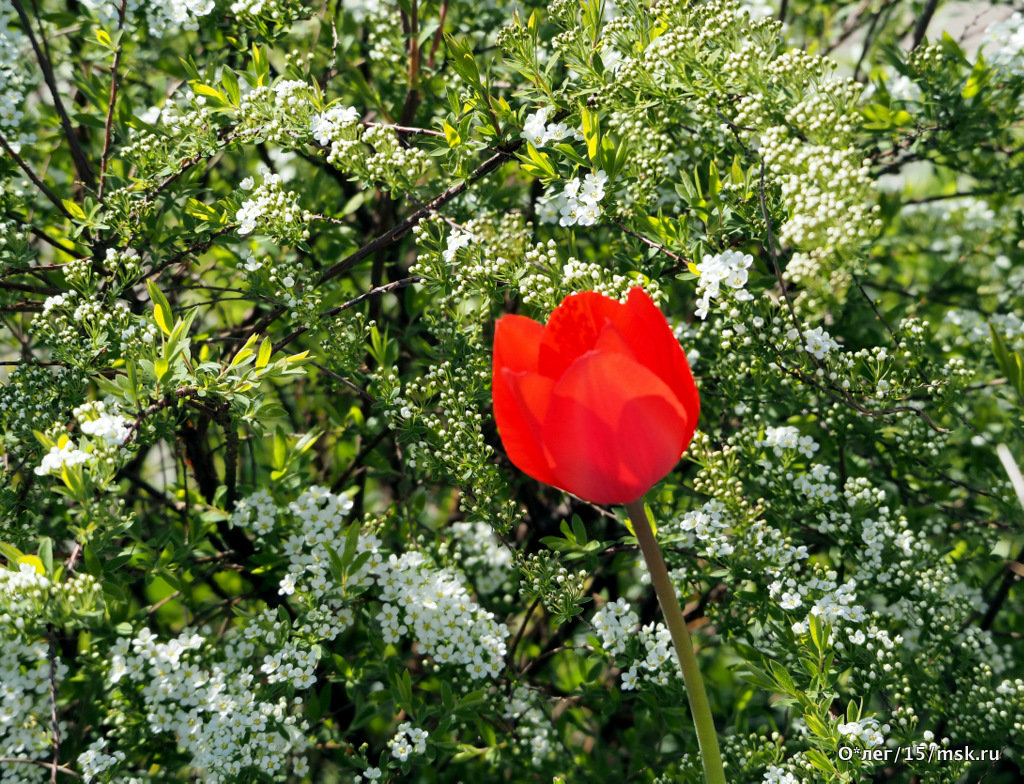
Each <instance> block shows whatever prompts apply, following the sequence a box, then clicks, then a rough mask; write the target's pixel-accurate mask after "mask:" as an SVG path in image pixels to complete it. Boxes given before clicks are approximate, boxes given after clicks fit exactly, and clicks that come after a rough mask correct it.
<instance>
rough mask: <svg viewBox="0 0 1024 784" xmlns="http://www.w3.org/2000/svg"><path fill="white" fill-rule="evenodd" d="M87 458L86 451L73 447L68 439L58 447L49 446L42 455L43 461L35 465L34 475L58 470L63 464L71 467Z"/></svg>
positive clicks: (43, 474) (42, 474)
mask: <svg viewBox="0 0 1024 784" xmlns="http://www.w3.org/2000/svg"><path fill="white" fill-rule="evenodd" d="M88 459H89V455H88V454H87V453H85V452H83V451H81V450H80V449H75V448H74V444H72V442H71V441H68V442H67V443H65V444H64V446H62V447H60V448H59V449H58V448H57V447H55V446H51V447H50V451H49V452H48V453H47V454H46V455H44V456H43V461H42V462H41V463H40V464H39V465H38V466H36V468H35V474H36V476H45V475H46V474H51V473H55V472H57V471H60V470H61V469H62V468H64V467H65V466H67V467H71V466H76V465H78V464H79V463H84V462H86V461H87V460H88Z"/></svg>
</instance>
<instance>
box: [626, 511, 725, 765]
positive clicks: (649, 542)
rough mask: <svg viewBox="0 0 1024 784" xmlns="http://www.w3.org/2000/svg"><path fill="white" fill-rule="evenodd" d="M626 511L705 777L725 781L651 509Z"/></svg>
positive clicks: (712, 722)
mask: <svg viewBox="0 0 1024 784" xmlns="http://www.w3.org/2000/svg"><path fill="white" fill-rule="evenodd" d="M626 511H627V512H629V517H630V519H631V520H632V521H633V532H634V533H635V534H636V539H637V541H638V542H639V543H640V551H641V552H642V553H643V554H644V560H645V561H646V562H647V570H648V571H649V572H650V573H651V582H652V583H654V592H655V593H656V594H657V595H658V604H660V605H661V612H662V614H663V615H664V616H665V623H666V624H668V630H669V632H670V633H671V634H672V643H673V645H675V649H676V655H677V656H678V657H679V666H680V668H681V669H682V671H683V683H685V684H686V696H687V698H688V699H689V701H690V713H691V714H693V723H694V725H695V726H696V728H697V743H698V745H699V746H700V758H701V761H702V762H703V764H704V778H705V779H706V780H707V784H725V770H724V769H723V767H722V753H721V751H719V749H718V735H716V734H715V720H714V718H713V717H712V716H711V706H710V704H709V703H708V695H707V692H706V691H704V680H703V678H701V676H700V669H699V668H698V667H697V657H696V656H695V655H694V653H693V643H692V642H690V632H689V631H687V629H686V619H685V618H684V617H683V611H682V609H681V608H680V607H679V599H678V598H676V590H675V587H674V586H673V585H672V580H671V579H669V576H668V568H667V567H666V566H665V559H664V558H662V557H661V549H660V548H659V547H658V543H657V541H655V539H654V532H653V531H652V530H651V525H650V523H649V522H647V511H646V510H645V509H644V502H643V501H642V500H638V501H633V502H632V503H629V504H626Z"/></svg>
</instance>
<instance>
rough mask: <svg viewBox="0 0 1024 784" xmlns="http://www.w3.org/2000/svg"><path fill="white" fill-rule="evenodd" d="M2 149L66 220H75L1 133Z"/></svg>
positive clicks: (0, 145) (0, 144) (0, 143)
mask: <svg viewBox="0 0 1024 784" xmlns="http://www.w3.org/2000/svg"><path fill="white" fill-rule="evenodd" d="M0 147H3V148H4V152H6V153H7V154H8V155H9V156H11V160H12V161H14V162H15V163H16V164H18V168H20V169H21V170H22V171H23V172H25V176H26V177H28V178H29V179H30V180H31V181H32V184H33V185H35V186H36V187H37V188H38V189H39V192H40V193H42V194H43V195H44V196H45V197H46V198H47V199H48V200H49V201H50V203H51V204H53V206H54V207H56V208H57V209H58V210H60V211H61V212H63V213H64V216H65V217H66V218H69V219H70V220H74V219H75V216H74V215H72V214H71V213H70V212H68V208H67V207H65V206H64V203H63V202H62V201H61V200H60V199H59V198H58V197H57V194H56V193H54V192H53V191H51V190H50V189H49V187H48V186H47V185H46V183H44V182H43V181H42V180H41V179H39V178H38V177H37V176H36V174H35V172H34V171H32V169H31V168H29V165H28V164H27V163H25V160H24V159H23V158H22V157H21V156H20V155H18V153H16V152H15V151H14V150H13V149H12V148H11V145H10V144H8V143H7V138H6V137H5V136H4V135H3V134H2V133H0Z"/></svg>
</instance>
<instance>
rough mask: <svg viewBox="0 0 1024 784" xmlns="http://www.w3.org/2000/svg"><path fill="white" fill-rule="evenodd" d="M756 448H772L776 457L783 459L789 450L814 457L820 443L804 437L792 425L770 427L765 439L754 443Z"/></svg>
mask: <svg viewBox="0 0 1024 784" xmlns="http://www.w3.org/2000/svg"><path fill="white" fill-rule="evenodd" d="M754 444H755V446H759V447H764V448H771V450H772V451H773V452H775V456H776V457H782V456H783V455H784V454H786V452H787V451H788V450H793V449H795V450H797V451H798V452H799V453H800V454H802V455H803V456H804V457H814V453H815V452H817V451H818V449H819V446H818V442H817V441H815V440H814V439H813V438H812V437H811V436H802V435H800V431H799V430H797V429H796V428H795V427H793V426H792V425H785V426H783V427H769V428H766V429H765V431H764V438H759V439H758V440H757V441H755V442H754Z"/></svg>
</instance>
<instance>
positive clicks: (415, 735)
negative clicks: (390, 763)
mask: <svg viewBox="0 0 1024 784" xmlns="http://www.w3.org/2000/svg"><path fill="white" fill-rule="evenodd" d="M428 737H429V734H428V733H427V731H426V730H421V729H420V728H419V727H414V726H412V722H408V721H403V722H402V723H401V724H399V725H398V729H397V730H396V731H395V735H394V737H393V738H391V740H389V741H388V750H389V751H390V752H391V756H392V757H394V758H395V759H397V760H398V761H399V762H405V761H406V760H407V759H409V755H411V754H423V753H424V752H426V750H427V738H428Z"/></svg>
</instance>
